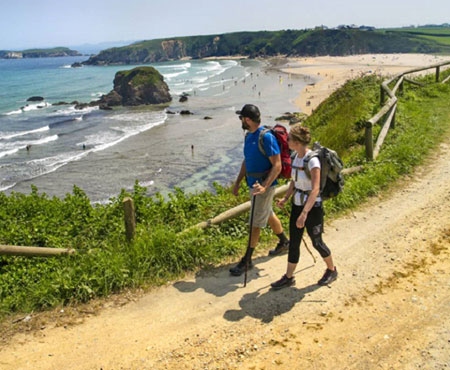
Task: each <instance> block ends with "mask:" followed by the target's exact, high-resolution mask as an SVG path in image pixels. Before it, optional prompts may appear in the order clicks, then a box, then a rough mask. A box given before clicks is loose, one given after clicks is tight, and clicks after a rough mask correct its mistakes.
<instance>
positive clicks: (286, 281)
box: [270, 274, 295, 290]
mask: <svg viewBox="0 0 450 370" xmlns="http://www.w3.org/2000/svg"><path fill="white" fill-rule="evenodd" d="M294 284H295V278H294V277H293V276H292V277H291V278H288V277H287V276H286V274H284V275H283V276H282V277H281V279H280V280H277V281H275V282H274V283H272V284H270V286H271V287H272V289H274V290H278V289H281V288H286V287H288V286H292V285H294Z"/></svg>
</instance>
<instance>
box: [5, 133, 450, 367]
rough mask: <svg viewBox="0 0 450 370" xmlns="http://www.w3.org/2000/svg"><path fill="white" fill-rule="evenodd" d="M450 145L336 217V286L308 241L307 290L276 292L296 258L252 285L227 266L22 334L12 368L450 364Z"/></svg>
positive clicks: (331, 238)
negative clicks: (322, 281)
mask: <svg viewBox="0 0 450 370" xmlns="http://www.w3.org/2000/svg"><path fill="white" fill-rule="evenodd" d="M449 156H450V144H449V143H448V141H447V144H442V145H441V153H440V155H439V157H437V158H435V159H433V160H432V161H430V163H428V164H427V165H426V166H424V167H422V168H421V169H419V170H418V171H417V173H416V175H415V176H414V177H413V178H411V179H410V181H409V182H408V183H406V182H405V184H404V186H401V188H400V189H399V190H396V191H394V192H392V194H390V195H389V196H388V197H385V198H384V199H373V200H372V201H371V202H370V203H369V204H367V205H366V206H364V207H363V208H361V209H360V210H358V211H357V212H354V213H352V214H350V215H349V216H347V217H343V218H341V219H339V220H336V221H334V222H333V223H331V224H329V225H328V227H327V228H326V233H325V235H324V239H325V240H326V241H327V243H328V245H329V246H330V248H331V250H332V252H333V254H334V256H335V262H336V265H337V267H338V271H339V274H340V275H339V279H338V280H337V281H336V282H335V283H333V284H332V286H331V287H322V288H318V286H317V285H315V282H316V281H317V280H318V278H319V277H320V276H321V274H322V273H323V270H324V264H323V263H322V262H321V261H318V263H317V264H316V265H313V264H312V259H311V256H309V254H308V253H307V252H305V250H304V249H302V257H301V263H300V266H299V268H298V270H299V271H298V272H297V274H296V279H297V284H296V287H292V288H288V289H284V290H281V291H278V292H273V291H270V290H269V289H268V286H269V284H270V283H271V282H273V281H274V280H276V279H278V278H279V277H280V276H281V275H282V274H283V272H284V269H285V265H286V256H281V257H276V258H273V259H268V258H266V257H261V258H259V259H258V260H257V264H256V267H255V268H254V269H253V270H251V272H250V273H249V278H250V281H249V283H248V285H247V287H246V288H245V289H244V288H242V278H236V277H231V276H229V274H228V271H227V267H224V268H222V269H219V270H216V271H214V272H213V273H208V274H206V276H203V277H200V276H197V277H193V278H192V279H186V280H183V281H179V282H176V283H174V284H173V285H170V286H166V287H162V288H159V289H157V290H155V291H153V292H150V293H148V294H146V295H144V296H143V297H142V298H140V299H139V300H138V301H136V302H132V303H129V304H127V305H124V306H122V307H115V308H105V309H103V310H102V311H101V312H100V313H99V314H98V315H97V316H92V317H89V318H87V319H86V320H85V321H84V322H83V323H81V324H79V325H74V326H68V327H52V325H50V324H49V325H47V327H46V328H45V329H44V330H40V331H37V332H34V334H19V335H16V336H15V337H14V338H13V339H12V340H11V341H10V343H9V344H7V345H6V346H4V347H3V348H1V349H0V368H1V369H165V368H169V369H184V368H187V369H190V368H192V369H199V368H205V369H206V368H207V369H216V368H220V369H222V368H249V369H270V368H294V369H412V368H426V369H445V368H450V262H449V257H450V252H449V245H450V161H449V160H448V158H449Z"/></svg>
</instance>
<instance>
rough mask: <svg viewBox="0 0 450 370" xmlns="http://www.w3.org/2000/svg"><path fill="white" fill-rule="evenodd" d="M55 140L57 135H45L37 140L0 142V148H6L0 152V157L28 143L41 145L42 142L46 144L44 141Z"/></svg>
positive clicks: (14, 151)
mask: <svg viewBox="0 0 450 370" xmlns="http://www.w3.org/2000/svg"><path fill="white" fill-rule="evenodd" d="M56 140H58V135H52V136H47V137H44V138H42V139H39V140H31V141H16V142H13V143H5V144H1V145H0V148H1V149H6V150H5V151H3V152H0V158H2V157H4V156H7V155H11V154H14V153H17V152H18V151H19V150H21V149H25V148H26V147H27V146H28V145H31V146H33V145H42V144H46V143H49V142H51V141H56Z"/></svg>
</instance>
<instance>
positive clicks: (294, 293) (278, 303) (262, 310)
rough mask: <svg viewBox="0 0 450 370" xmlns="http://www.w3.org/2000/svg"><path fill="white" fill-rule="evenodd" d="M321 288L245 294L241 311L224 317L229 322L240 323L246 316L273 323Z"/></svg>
mask: <svg viewBox="0 0 450 370" xmlns="http://www.w3.org/2000/svg"><path fill="white" fill-rule="evenodd" d="M319 288H321V286H320V285H317V284H312V285H309V286H307V287H304V288H301V289H298V288H296V287H289V288H284V289H281V290H278V291H274V290H269V291H267V292H265V293H263V294H260V290H261V289H258V290H257V291H256V292H253V293H248V294H245V295H244V296H243V297H242V299H241V300H240V301H239V306H240V307H241V309H240V310H228V311H226V312H225V314H224V315H223V317H224V318H225V320H228V321H240V320H242V319H243V318H244V317H245V316H251V317H253V318H255V319H258V320H261V321H262V322H264V323H270V322H272V320H273V318H274V317H275V316H279V315H282V314H284V313H286V312H289V311H290V310H291V309H292V308H293V307H294V306H295V304H296V303H298V302H301V301H302V300H303V299H304V298H305V296H306V294H308V293H311V292H313V291H315V290H317V289H319Z"/></svg>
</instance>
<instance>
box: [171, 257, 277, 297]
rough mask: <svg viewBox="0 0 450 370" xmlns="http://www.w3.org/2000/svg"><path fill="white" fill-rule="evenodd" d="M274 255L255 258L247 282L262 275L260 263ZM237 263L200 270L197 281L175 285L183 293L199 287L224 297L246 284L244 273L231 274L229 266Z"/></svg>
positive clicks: (181, 282) (196, 276)
mask: <svg viewBox="0 0 450 370" xmlns="http://www.w3.org/2000/svg"><path fill="white" fill-rule="evenodd" d="M271 258H273V257H269V256H265V257H264V256H263V257H258V258H256V259H254V260H253V268H252V269H250V270H248V272H247V283H249V282H251V281H252V280H254V279H258V278H259V277H261V276H262V275H261V273H262V271H263V270H262V269H260V268H259V267H258V264H260V263H263V262H266V261H268V260H269V259H271ZM234 265H236V263H232V264H229V265H227V266H221V267H217V268H214V269H212V270H209V271H204V270H202V271H199V272H198V273H196V274H195V281H194V282H192V281H178V282H176V283H175V284H173V286H174V287H175V288H176V289H178V290H179V291H180V292H183V293H190V292H194V291H196V290H197V289H203V290H204V291H205V292H206V293H210V294H213V295H215V296H216V297H223V296H225V295H227V294H228V293H231V292H234V291H236V290H238V289H240V288H242V287H243V285H244V274H242V275H241V276H232V275H230V272H229V268H230V267H231V266H234Z"/></svg>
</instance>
